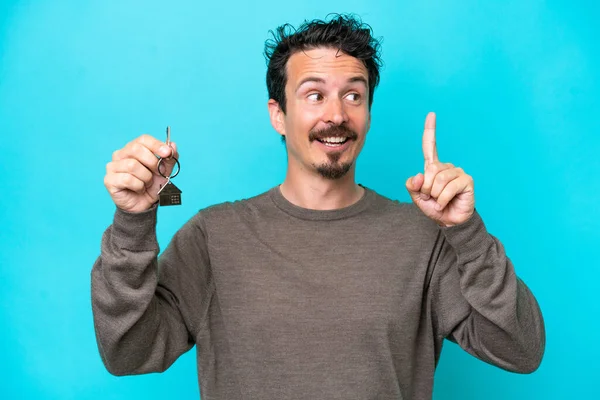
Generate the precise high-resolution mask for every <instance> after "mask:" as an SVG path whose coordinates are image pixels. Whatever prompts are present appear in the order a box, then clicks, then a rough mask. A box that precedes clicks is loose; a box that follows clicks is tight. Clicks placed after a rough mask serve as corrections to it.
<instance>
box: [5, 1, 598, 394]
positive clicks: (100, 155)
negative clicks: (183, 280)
mask: <svg viewBox="0 0 600 400" xmlns="http://www.w3.org/2000/svg"><path fill="white" fill-rule="evenodd" d="M595 4H596V2H592V1H588V2H585V1H579V2H578V1H566V0H565V1H504V2H500V1H486V2H485V3H484V2H479V1H465V0H456V1H422V2H415V1H376V2H375V1H373V2H371V1H367V0H363V1H354V0H346V1H323V0H303V1H297V2H275V1H268V2H267V1H257V2H249V1H231V2H223V1H219V2H214V1H210V2H199V1H196V2H194V1H172V2H165V1H148V0H146V1H75V0H72V1H64V0H62V1H59V0H53V1H49V0H46V1H41V0H40V1H6V0H4V1H2V2H0V57H1V58H0V132H1V140H0V146H1V149H2V162H1V164H0V165H1V167H0V168H1V170H0V177H1V178H0V179H1V183H2V186H1V187H2V190H3V194H2V196H0V203H1V204H0V221H1V223H2V225H1V229H0V246H1V247H0V257H1V258H0V306H1V309H0V354H2V362H1V363H0V397H1V398H4V399H9V398H28V399H29V398H31V399H34V398H36V399H37V398H43V399H96V398H102V399H129V398H144V399H162V398H190V399H191V398H197V397H198V386H197V380H196V366H195V359H194V356H195V354H194V352H193V351H192V352H189V353H187V354H185V355H184V356H182V357H181V358H180V359H179V360H178V361H177V362H176V363H175V364H174V365H173V367H172V368H171V369H170V370H168V371H167V372H166V373H164V374H151V375H146V376H137V377H123V378H116V377H113V376H111V375H110V374H109V373H108V372H106V370H105V369H104V367H103V365H102V363H101V361H100V357H99V355H98V351H97V348H96V343H95V337H94V332H93V324H92V315H91V305H90V282H89V278H90V270H91V267H92V264H93V262H94V260H95V258H96V256H97V255H98V253H99V250H100V247H99V246H100V238H101V235H102V232H103V231H104V229H105V228H106V227H107V226H108V225H109V224H110V222H111V218H112V213H113V210H114V206H113V205H112V203H111V201H110V198H109V196H108V194H107V193H106V191H105V189H104V186H103V176H104V172H105V165H106V163H107V162H108V161H109V160H110V157H111V153H112V152H113V151H114V150H116V149H117V148H120V147H122V146H123V145H124V144H125V143H127V142H128V141H130V140H132V139H134V138H135V137H137V136H138V135H140V134H142V133H150V134H152V135H155V136H157V137H158V138H163V135H164V129H165V127H166V126H167V125H171V127H172V135H173V139H174V140H175V141H176V142H177V143H178V145H179V148H180V153H181V163H182V166H183V168H182V171H181V174H180V175H179V176H178V177H177V179H176V181H175V183H176V184H177V185H178V186H179V187H180V188H182V189H183V206H181V207H170V208H166V209H161V210H160V213H159V225H158V234H159V242H160V244H161V247H163V248H164V246H165V245H166V244H167V243H168V240H169V238H170V237H171V236H172V235H173V233H174V232H175V231H176V230H177V229H178V228H179V227H180V226H181V225H182V224H183V223H184V222H185V221H186V220H187V219H188V218H190V217H191V216H192V215H193V214H194V213H195V212H196V211H197V210H198V209H200V208H202V207H205V206H207V205H210V204H214V203H217V202H221V201H225V200H233V199H238V198H244V197H249V196H252V195H254V194H257V193H259V192H262V191H264V190H267V189H268V188H270V187H272V186H274V185H276V184H278V183H280V182H281V181H282V179H283V177H284V172H285V163H286V158H285V152H284V147H283V145H282V144H281V142H280V140H279V136H278V135H277V134H276V133H275V131H274V130H273V129H272V128H271V126H270V124H269V120H268V114H267V107H266V102H267V94H266V88H265V83H264V74H265V70H266V66H265V60H264V58H263V55H262V51H263V44H264V41H265V39H267V38H268V30H269V29H273V28H275V27H276V26H277V25H279V24H281V23H284V22H291V23H293V24H294V25H297V24H299V23H300V22H302V21H303V20H304V19H305V18H308V19H312V18H323V17H325V16H326V15H327V14H328V13H330V12H354V13H357V14H359V15H360V16H362V17H363V19H364V21H365V22H367V23H369V24H370V25H371V26H372V27H373V29H374V31H375V35H376V36H381V37H383V38H384V40H383V58H384V61H385V67H384V69H383V70H382V81H381V86H380V87H379V89H378V90H377V91H376V94H375V102H374V105H373V110H372V112H373V124H372V128H371V131H370V133H369V137H368V141H367V145H366V147H365V149H364V151H363V153H362V155H361V157H360V158H359V163H358V180H359V182H361V183H363V184H364V185H366V186H369V187H371V188H373V189H375V190H377V191H379V192H380V193H382V194H384V195H387V196H390V197H393V198H397V199H401V200H405V201H408V200H409V197H408V195H407V193H406V191H405V188H404V182H405V180H406V178H407V177H408V176H410V175H413V174H415V173H417V172H419V171H420V170H421V168H422V165H423V159H422V153H421V134H422V126H423V121H424V118H425V115H426V113H427V112H428V111H431V110H433V111H436V112H437V115H438V152H439V155H440V158H441V159H442V161H450V162H453V163H455V164H457V165H460V166H461V167H463V168H464V169H465V170H466V171H467V172H468V173H469V174H471V175H472V176H473V177H474V180H475V186H476V199H477V207H478V209H479V211H480V213H481V214H482V216H483V217H484V220H485V222H486V224H487V226H488V229H489V230H490V232H491V233H493V234H494V235H496V236H498V237H499V238H500V239H501V240H502V241H503V243H504V244H505V246H506V249H507V252H508V254H509V256H510V257H511V259H512V260H513V262H514V264H515V266H516V269H517V273H518V274H519V275H520V277H521V278H523V279H524V280H525V282H526V283H527V284H528V285H529V286H530V288H531V289H532V290H533V292H534V294H535V295H536V297H537V298H538V300H539V303H540V305H541V307H542V311H543V313H544V317H545V321H546V328H547V340H548V342H547V349H546V354H545V358H544V360H543V363H542V365H541V367H540V369H539V370H538V371H537V372H535V373H534V374H533V375H516V374H511V373H508V372H505V371H502V370H500V369H497V368H495V367H491V366H489V365H487V364H484V363H483V362H481V361H478V360H476V359H475V358H473V357H471V356H469V355H468V354H467V353H465V352H463V351H462V350H461V349H460V348H459V347H458V346H456V345H454V344H452V343H449V342H448V344H447V345H446V346H445V348H444V351H443V354H442V360H441V363H440V366H439V368H438V370H437V373H436V381H435V390H434V398H435V399H457V398H460V399H483V398H485V399H507V398H517V399H565V398H573V399H589V398H598V396H600V391H599V389H598V386H597V384H595V383H594V380H595V379H596V375H597V372H598V368H597V366H596V361H597V360H598V358H599V357H600V351H599V350H598V339H599V337H598V331H599V327H600V325H599V322H598V321H599V319H598V317H599V315H600V313H599V302H598V300H597V294H596V293H597V292H596V288H597V281H598V279H599V278H600V272H599V268H598V267H599V265H598V264H599V262H598V259H599V258H598V255H597V254H598V253H597V251H598V247H597V246H598V242H599V239H600V235H599V234H598V225H599V223H600V218H599V217H600V211H599V210H600V206H599V200H600V196H599V193H600V178H599V176H600V163H599V161H598V157H597V155H598V152H599V150H600V122H599V111H600V107H599V106H600V101H599V99H598V90H599V89H600V83H599V74H598V71H599V68H600V54H599V50H598V49H599V46H598V44H597V42H598V38H599V37H600V33H599V28H598V22H597V21H598V18H599V17H600V13H599V12H598V11H599V10H598V6H596V5H595Z"/></svg>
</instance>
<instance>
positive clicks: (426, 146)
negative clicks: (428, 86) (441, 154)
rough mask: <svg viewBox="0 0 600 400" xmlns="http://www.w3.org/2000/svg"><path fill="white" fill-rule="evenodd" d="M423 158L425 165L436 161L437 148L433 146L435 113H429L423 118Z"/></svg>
mask: <svg viewBox="0 0 600 400" xmlns="http://www.w3.org/2000/svg"><path fill="white" fill-rule="evenodd" d="M423 156H424V157H425V165H427V164H431V163H433V162H436V161H438V156H437V147H436V145H435V113H434V112H430V113H429V114H427V118H425V130H424V131H423Z"/></svg>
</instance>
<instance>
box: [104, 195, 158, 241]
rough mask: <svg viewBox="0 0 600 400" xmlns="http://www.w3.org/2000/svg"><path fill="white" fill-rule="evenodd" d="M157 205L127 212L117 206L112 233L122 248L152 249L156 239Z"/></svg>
mask: <svg viewBox="0 0 600 400" xmlns="http://www.w3.org/2000/svg"><path fill="white" fill-rule="evenodd" d="M157 213H158V207H157V205H156V204H155V205H154V206H152V208H150V209H148V210H146V211H142V212H136V213H132V212H128V211H124V210H122V209H120V208H118V207H117V209H116V211H115V215H114V218H113V224H112V235H113V236H114V237H115V238H116V239H117V240H118V241H119V244H120V246H121V247H122V248H125V249H128V250H137V251H142V250H154V249H156V248H157V247H158V242H157V240H156V217H157Z"/></svg>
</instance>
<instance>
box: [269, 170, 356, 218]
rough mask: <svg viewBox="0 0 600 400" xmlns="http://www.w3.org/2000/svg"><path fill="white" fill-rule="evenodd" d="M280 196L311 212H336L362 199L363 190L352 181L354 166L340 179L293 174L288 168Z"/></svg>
mask: <svg viewBox="0 0 600 400" xmlns="http://www.w3.org/2000/svg"><path fill="white" fill-rule="evenodd" d="M280 189H281V194H282V195H283V197H285V198H286V200H287V201H289V202H290V203H292V204H294V205H296V206H298V207H302V208H308V209H312V210H336V209H340V208H344V207H348V206H351V205H352V204H354V203H356V202H357V201H358V200H360V198H361V197H362V195H363V193H364V189H363V188H362V187H361V186H359V185H357V184H356V183H355V181H354V166H353V167H352V168H351V169H350V171H348V173H347V174H346V175H345V176H343V177H342V178H340V179H336V180H331V179H326V178H323V177H322V176H320V175H308V174H295V173H293V171H292V170H291V169H289V168H288V171H287V174H286V177H285V180H284V182H283V183H282V184H281V186H280Z"/></svg>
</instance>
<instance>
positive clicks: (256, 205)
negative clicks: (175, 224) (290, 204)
mask: <svg viewBox="0 0 600 400" xmlns="http://www.w3.org/2000/svg"><path fill="white" fill-rule="evenodd" d="M269 192H270V190H269V191H266V192H263V193H260V194H258V195H255V196H252V197H249V198H244V199H239V200H233V201H224V202H222V203H217V204H213V205H210V206H208V207H205V208H203V209H201V210H199V211H198V212H197V213H196V215H195V216H194V217H193V218H192V220H193V221H194V222H195V223H197V224H200V225H202V226H206V225H214V224H225V223H227V222H231V221H235V220H238V221H239V220H240V219H244V216H250V215H256V214H258V213H259V212H264V209H266V208H269V206H270V203H271V200H270V197H269Z"/></svg>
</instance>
